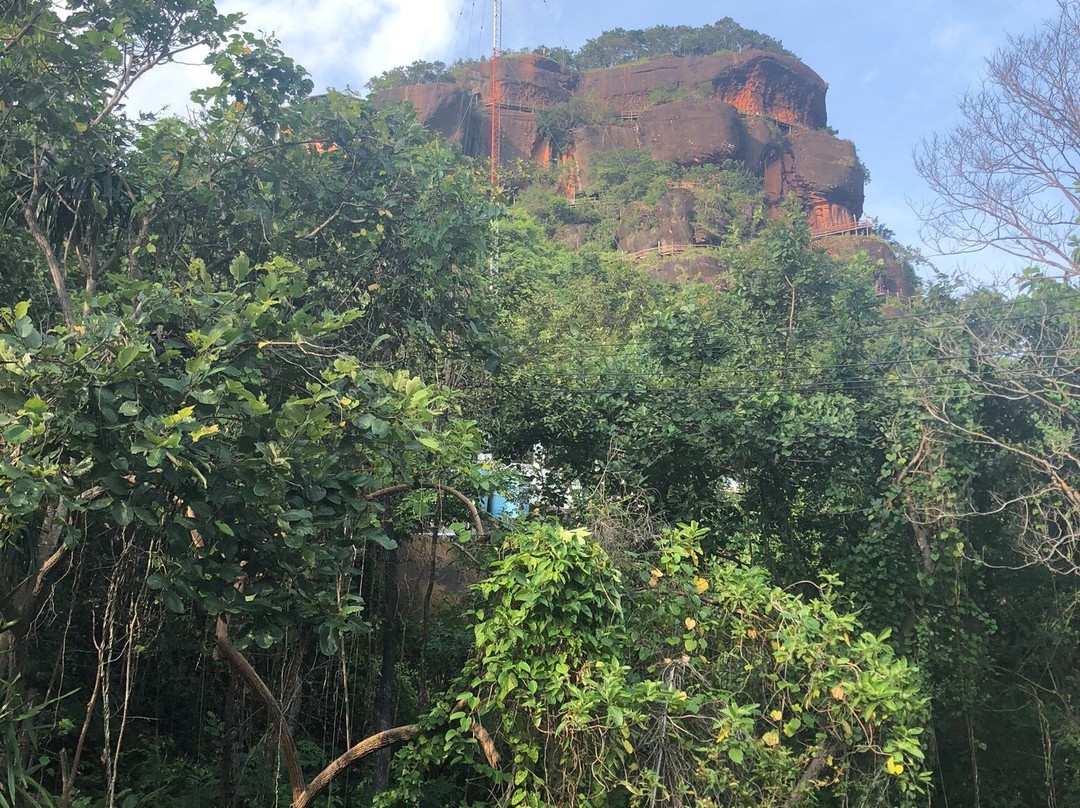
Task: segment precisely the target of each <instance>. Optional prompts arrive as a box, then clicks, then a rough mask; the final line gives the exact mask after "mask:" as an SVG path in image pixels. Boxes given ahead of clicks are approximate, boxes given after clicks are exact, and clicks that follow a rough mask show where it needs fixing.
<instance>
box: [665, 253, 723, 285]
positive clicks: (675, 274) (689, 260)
mask: <svg viewBox="0 0 1080 808" xmlns="http://www.w3.org/2000/svg"><path fill="white" fill-rule="evenodd" d="M648 273H649V274H650V275H652V276H653V277H654V278H656V279H657V280H658V281H663V282H664V283H720V284H723V281H724V278H725V276H726V275H727V267H726V266H725V265H724V263H723V262H722V261H720V260H719V259H718V258H716V257H715V256H712V255H676V256H673V257H671V258H664V259H662V260H660V261H657V262H656V263H655V264H652V265H651V266H650V267H649V268H648Z"/></svg>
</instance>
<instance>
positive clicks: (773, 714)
mask: <svg viewBox="0 0 1080 808" xmlns="http://www.w3.org/2000/svg"><path fill="white" fill-rule="evenodd" d="M783 717H784V714H783V713H782V712H780V711H779V710H773V711H772V712H771V713H769V718H771V719H772V720H773V721H779V720H780V719H781V718H783Z"/></svg>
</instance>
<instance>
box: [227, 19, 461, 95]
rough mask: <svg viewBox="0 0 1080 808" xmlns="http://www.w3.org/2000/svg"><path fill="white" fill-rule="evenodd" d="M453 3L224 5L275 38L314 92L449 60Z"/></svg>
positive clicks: (359, 83) (252, 27)
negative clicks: (404, 67)
mask: <svg viewBox="0 0 1080 808" xmlns="http://www.w3.org/2000/svg"><path fill="white" fill-rule="evenodd" d="M457 5H458V3H457V2H455V0H311V1H310V2H305V3H297V2H295V1H294V0H245V1H244V2H237V1H236V0H225V1H224V2H222V3H220V4H219V7H220V8H221V9H222V10H223V11H241V10H242V11H244V13H245V16H246V18H247V24H246V27H247V28H248V29H250V30H255V31H265V32H266V33H273V34H275V35H276V36H277V37H278V39H280V40H281V45H282V48H283V49H284V51H285V52H286V53H287V54H288V55H289V56H291V57H292V58H294V59H295V60H296V61H297V62H299V63H300V64H302V65H303V66H304V67H306V68H307V69H308V70H309V71H310V72H311V74H312V77H313V79H314V80H315V84H316V87H318V88H319V89H322V88H323V87H325V86H327V85H333V86H341V87H343V86H344V85H346V84H348V85H351V86H352V87H354V88H361V87H363V84H364V82H365V81H367V79H368V78H370V77H371V76H372V75H374V74H377V73H380V72H382V71H383V70H387V69H389V68H391V67H396V66H397V65H402V64H408V63H409V62H412V61H414V60H416V59H442V60H444V61H445V60H446V58H447V56H448V48H449V46H450V40H451V38H452V36H453V34H454V29H453V13H454V8H456V6H457Z"/></svg>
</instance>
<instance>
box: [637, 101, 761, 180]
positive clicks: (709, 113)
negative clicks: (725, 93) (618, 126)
mask: <svg viewBox="0 0 1080 808" xmlns="http://www.w3.org/2000/svg"><path fill="white" fill-rule="evenodd" d="M637 123H638V131H639V132H640V133H641V140H642V141H643V142H644V144H645V145H646V146H647V147H648V149H649V153H650V154H651V155H652V158H653V159H654V160H669V161H671V162H673V163H679V164H680V165H694V164H696V163H721V162H723V161H724V160H730V159H732V158H734V157H736V156H738V155H739V153H740V152H741V150H742V145H743V127H742V122H741V121H740V119H739V113H738V112H736V111H735V108H734V107H733V106H731V105H730V104H725V103H723V102H722V101H715V100H712V99H706V98H684V99H680V100H678V101H672V102H670V103H667V104H661V105H660V106H658V107H652V108H650V109H647V110H645V111H643V112H642V113H641V115H640V116H639V117H638V122H637Z"/></svg>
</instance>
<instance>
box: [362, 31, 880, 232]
mask: <svg viewBox="0 0 1080 808" xmlns="http://www.w3.org/2000/svg"><path fill="white" fill-rule="evenodd" d="M499 76H500V82H499V105H500V117H501V121H502V139H501V141H500V152H501V160H502V162H503V164H505V165H512V164H513V163H514V162H516V161H517V160H531V161H535V162H539V163H541V164H544V165H550V164H552V163H553V162H554V161H556V160H560V161H562V162H563V163H564V168H565V170H564V171H563V173H564V175H565V178H566V179H565V182H566V188H567V195H568V196H569V197H571V198H573V197H574V196H575V195H578V194H582V193H585V194H588V193H589V186H590V183H591V181H592V177H591V173H590V163H591V162H592V160H593V158H594V157H595V155H596V154H598V153H600V152H602V151H606V150H609V149H636V148H641V147H646V148H648V149H649V153H650V154H651V155H652V157H653V158H654V159H658V160H668V161H671V162H674V163H677V164H679V165H681V166H684V167H691V166H694V165H698V164H703V163H721V162H723V161H724V160H741V161H742V162H743V163H744V164H745V165H746V166H747V168H749V169H750V171H751V172H752V173H754V174H756V175H757V176H759V177H762V178H763V185H764V188H765V191H766V197H767V200H768V201H769V202H770V203H771V204H778V203H779V202H781V201H782V200H783V199H784V198H785V197H786V196H787V195H788V194H789V193H794V194H795V195H796V196H798V197H799V198H800V199H801V200H802V202H803V203H804V204H805V205H806V207H807V209H808V211H809V213H808V218H809V221H810V225H811V228H812V230H813V231H814V232H815V233H817V234H822V233H827V232H830V231H833V230H837V229H841V228H844V227H851V226H853V225H854V224H855V223H856V222H857V221H858V218H859V216H861V215H862V208H863V183H864V180H865V171H864V169H863V168H862V166H861V165H860V163H859V161H858V157H857V155H856V153H855V147H854V145H853V144H852V143H851V142H850V141H846V140H840V139H838V138H836V137H833V136H832V135H830V134H828V133H827V132H825V131H821V130H822V128H823V127H824V126H825V124H826V120H827V118H826V112H825V94H826V91H827V89H828V87H827V85H826V84H825V82H824V81H822V79H821V77H820V76H818V75H817V74H816V73H815V72H814V71H813V70H811V69H810V68H808V67H807V66H806V65H804V64H802V63H801V62H799V61H798V60H796V59H791V58H788V57H785V56H780V55H777V54H773V53H766V52H763V51H742V52H739V53H720V54H714V55H712V56H692V57H683V56H676V55H667V56H661V57H658V58H656V59H651V60H649V61H647V62H644V63H638V64H630V65H622V66H619V67H613V68H608V69H605V70H593V71H587V72H585V73H582V74H578V73H576V72H574V71H568V70H564V69H563V68H562V67H561V66H560V65H559V64H558V63H557V62H555V61H553V60H551V59H548V58H546V57H543V56H538V55H535V54H530V55H525V56H514V57H508V58H505V59H502V60H500V62H499ZM574 99H585V100H586V101H587V102H588V104H587V107H588V108H591V109H594V110H596V111H597V113H598V114H600V115H606V116H607V118H608V120H611V121H613V123H604V124H601V123H594V124H590V125H587V126H584V127H581V128H579V129H577V130H576V131H574V132H573V136H572V139H573V143H572V144H568V143H559V144H553V143H548V142H546V141H545V140H544V138H543V137H542V136H541V134H540V131H541V127H540V117H539V116H540V114H541V113H542V111H543V110H544V109H545V108H548V107H551V106H552V105H555V104H565V103H567V102H570V101H572V100H574ZM375 100H376V103H386V102H389V101H407V102H409V103H411V104H413V105H414V106H415V107H416V108H417V110H418V111H419V116H420V120H421V121H422V122H423V123H424V124H425V125H427V126H428V127H430V128H431V129H434V130H435V131H437V132H438V133H439V134H440V135H441V136H442V137H444V138H445V139H446V140H447V141H448V142H449V143H451V144H457V145H460V146H461V148H462V149H463V151H464V152H465V153H466V154H469V155H472V156H476V157H483V156H485V155H487V154H488V153H489V150H490V147H491V136H490V132H491V76H490V65H483V64H478V65H476V66H475V67H474V68H473V69H472V70H469V71H466V72H465V74H464V75H463V76H462V77H461V79H460V80H459V82H458V83H444V84H426V85H419V86H414V87H402V88H397V89H394V90H389V91H385V92H381V93H379V94H378V95H377V96H376V99H375ZM620 119H621V123H620ZM564 139H566V138H564ZM686 196H687V195H685V194H683V195H679V194H669V196H668V197H665V200H666V204H667V206H668V207H667V209H666V211H665V210H663V209H662V208H663V204H661V205H660V206H659V207H658V208H657V209H656V210H653V211H649V212H648V213H647V214H645V213H642V212H641V211H640V209H632V210H631V211H628V213H627V218H626V220H625V221H624V222H623V227H622V228H620V233H619V242H620V245H621V246H622V247H623V249H626V250H628V251H630V252H635V251H638V250H642V249H646V248H648V247H655V246H656V244H657V242H663V243H680V244H691V243H697V241H695V239H694V238H693V234H694V230H695V227H694V211H693V202H692V200H691V201H690V202H689V203H688V204H689V206H688V207H687V204H684V201H685V199H684V198H685V197H686ZM680 200H683V201H680ZM635 228H636V230H635ZM699 230H700V228H699ZM631 231H634V232H631ZM669 239H670V242H669V241H668V240H669Z"/></svg>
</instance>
